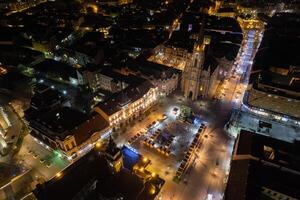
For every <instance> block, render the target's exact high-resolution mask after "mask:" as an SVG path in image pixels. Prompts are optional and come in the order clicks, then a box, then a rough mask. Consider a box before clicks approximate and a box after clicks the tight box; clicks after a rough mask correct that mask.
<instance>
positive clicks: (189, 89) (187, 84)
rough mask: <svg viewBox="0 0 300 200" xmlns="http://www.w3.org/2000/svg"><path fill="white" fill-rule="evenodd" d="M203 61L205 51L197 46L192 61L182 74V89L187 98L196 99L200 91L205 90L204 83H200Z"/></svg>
mask: <svg viewBox="0 0 300 200" xmlns="http://www.w3.org/2000/svg"><path fill="white" fill-rule="evenodd" d="M203 62H204V51H203V49H202V48H201V47H198V46H197V47H196V48H195V52H194V53H193V56H192V61H191V63H190V64H189V65H187V67H186V68H185V70H184V72H183V75H182V90H183V93H184V97H185V98H190V99H192V100H196V99H197V98H198V96H199V93H200V92H202V91H203V85H200V77H201V71H202V68H203Z"/></svg>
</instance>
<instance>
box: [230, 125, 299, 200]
mask: <svg viewBox="0 0 300 200" xmlns="http://www.w3.org/2000/svg"><path fill="white" fill-rule="evenodd" d="M299 152H300V151H299V142H295V143H288V142H283V141H281V140H277V139H274V138H270V137H267V136H264V135H260V134H255V133H252V132H248V131H244V130H242V131H241V133H240V134H239V136H238V138H237V140H236V143H235V146H234V153H233V157H232V162H231V168H230V173H229V178H228V183H227V187H226V191H225V199H226V200H243V199H249V200H250V199H251V200H252V199H291V200H294V199H298V198H299V196H300V191H299V188H300V184H299V181H298V179H299V177H300V154H299Z"/></svg>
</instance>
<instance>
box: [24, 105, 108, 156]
mask: <svg viewBox="0 0 300 200" xmlns="http://www.w3.org/2000/svg"><path fill="white" fill-rule="evenodd" d="M74 116H76V117H74ZM26 121H27V123H28V126H29V128H30V130H31V132H30V134H31V135H32V136H33V137H35V138H37V139H38V140H40V141H41V142H43V143H44V144H45V145H46V146H48V147H50V148H52V149H54V150H58V151H59V152H61V153H62V155H64V156H66V157H67V158H75V157H77V156H81V155H82V154H85V153H86V152H87V151H88V150H90V149H91V148H92V147H93V145H94V144H95V143H96V142H97V141H98V140H99V139H101V137H102V135H104V134H105V133H107V132H109V127H108V123H107V122H106V121H105V120H104V119H103V118H102V117H101V116H100V115H99V114H97V113H92V114H91V115H86V114H83V113H81V112H79V111H77V110H74V109H71V108H69V107H58V108H56V109H51V110H50V111H48V112H46V113H45V112H44V113H39V114H38V115H35V116H34V117H33V116H32V115H27V117H26Z"/></svg>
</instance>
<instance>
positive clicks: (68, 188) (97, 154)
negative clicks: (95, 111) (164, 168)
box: [33, 148, 164, 200]
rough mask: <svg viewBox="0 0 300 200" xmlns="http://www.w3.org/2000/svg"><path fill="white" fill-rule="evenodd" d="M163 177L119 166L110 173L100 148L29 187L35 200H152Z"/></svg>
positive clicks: (108, 164)
mask: <svg viewBox="0 0 300 200" xmlns="http://www.w3.org/2000/svg"><path fill="white" fill-rule="evenodd" d="M163 184H164V181H163V180H162V179H161V178H159V177H158V176H156V177H153V178H151V179H148V180H143V179H141V178H139V177H138V176H137V175H135V174H134V173H131V172H129V171H128V170H124V169H122V170H121V171H119V172H117V173H112V171H111V167H110V162H109V161H108V160H107V159H106V157H105V156H104V155H103V154H102V153H101V151H100V150H98V149H97V148H96V149H93V150H92V151H91V152H89V153H88V154H86V155H85V156H83V157H82V158H80V159H79V160H78V161H76V162H74V163H73V164H72V165H70V166H69V167H67V168H66V169H64V170H63V171H61V172H59V173H58V174H57V175H56V176H54V177H53V178H52V179H51V180H49V181H47V182H45V183H43V184H38V185H37V186H36V189H35V190H34V191H33V193H34V195H35V197H36V198H37V199H38V200H48V199H124V200H125V199H128V200H129V199H143V200H154V199H155V197H156V196H157V194H158V193H159V191H160V189H161V187H162V186H163Z"/></svg>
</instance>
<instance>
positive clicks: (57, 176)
mask: <svg viewBox="0 0 300 200" xmlns="http://www.w3.org/2000/svg"><path fill="white" fill-rule="evenodd" d="M62 175H63V174H62V173H61V172H58V173H57V174H56V175H55V176H56V178H60V177H61V176H62Z"/></svg>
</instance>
